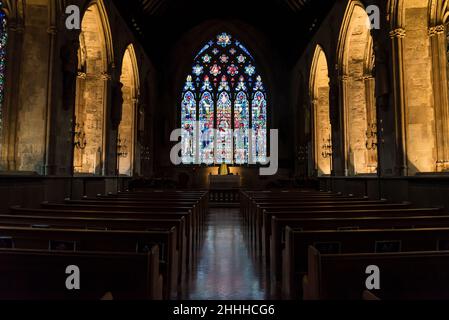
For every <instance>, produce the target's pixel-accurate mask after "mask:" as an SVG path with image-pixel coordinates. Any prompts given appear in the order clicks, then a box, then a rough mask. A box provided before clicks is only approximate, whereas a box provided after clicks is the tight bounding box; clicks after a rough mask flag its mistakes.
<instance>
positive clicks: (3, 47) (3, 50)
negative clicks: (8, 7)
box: [0, 1, 8, 133]
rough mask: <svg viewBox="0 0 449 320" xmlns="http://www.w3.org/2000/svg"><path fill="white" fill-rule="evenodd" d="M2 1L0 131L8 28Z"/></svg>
mask: <svg viewBox="0 0 449 320" xmlns="http://www.w3.org/2000/svg"><path fill="white" fill-rule="evenodd" d="M2 6H3V3H2V2H1V1H0V133H1V131H2V129H3V102H4V99H5V97H4V96H5V76H6V44H7V42H8V29H7V27H8V26H7V20H6V15H5V13H4V12H3V8H2Z"/></svg>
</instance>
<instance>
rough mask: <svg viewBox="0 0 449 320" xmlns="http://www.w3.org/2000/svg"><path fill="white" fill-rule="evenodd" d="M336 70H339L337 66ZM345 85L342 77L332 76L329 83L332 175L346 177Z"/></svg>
mask: <svg viewBox="0 0 449 320" xmlns="http://www.w3.org/2000/svg"><path fill="white" fill-rule="evenodd" d="M336 68H338V67H337V66H336ZM344 92H345V90H344V84H343V79H342V77H337V76H332V75H331V78H330V82H329V98H330V99H329V116H330V121H331V129H332V133H331V136H332V148H333V150H332V151H333V152H332V170H333V172H332V174H333V175H335V176H344V175H346V160H345V159H346V158H345V143H344V141H345V140H344V139H345V134H344V130H345V129H344V112H343V108H344V104H343V103H344V97H343V96H344Z"/></svg>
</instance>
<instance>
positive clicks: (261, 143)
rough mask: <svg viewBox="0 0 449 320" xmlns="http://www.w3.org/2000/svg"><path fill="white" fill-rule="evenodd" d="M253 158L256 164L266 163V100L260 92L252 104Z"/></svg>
mask: <svg viewBox="0 0 449 320" xmlns="http://www.w3.org/2000/svg"><path fill="white" fill-rule="evenodd" d="M252 129H253V143H252V148H253V157H254V160H255V161H256V162H258V163H265V162H266V161H267V100H266V98H265V95H264V94H263V93H262V92H261V91H257V92H256V93H255V94H254V99H253V103H252Z"/></svg>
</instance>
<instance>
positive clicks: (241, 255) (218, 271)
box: [186, 208, 266, 300]
mask: <svg viewBox="0 0 449 320" xmlns="http://www.w3.org/2000/svg"><path fill="white" fill-rule="evenodd" d="M191 275H192V278H191V279H190V281H189V286H188V290H187V291H188V293H187V295H186V299H190V300H262V299H265V298H266V289H265V288H266V286H265V281H264V280H263V279H264V277H263V276H262V272H260V271H259V272H258V271H256V267H255V265H254V263H253V261H252V259H251V258H250V257H249V255H248V250H247V247H246V244H245V241H244V239H243V234H242V228H241V222H240V215H239V210H238V209H222V208H220V209H211V212H210V214H209V217H208V220H207V227H206V235H205V239H204V244H203V248H202V250H201V252H200V254H199V257H198V260H197V265H196V267H195V268H194V270H193V271H192V273H191Z"/></svg>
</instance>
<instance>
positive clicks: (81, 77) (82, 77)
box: [78, 71, 87, 80]
mask: <svg viewBox="0 0 449 320" xmlns="http://www.w3.org/2000/svg"><path fill="white" fill-rule="evenodd" d="M78 79H83V80H86V79H87V73H85V72H82V71H78Z"/></svg>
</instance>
